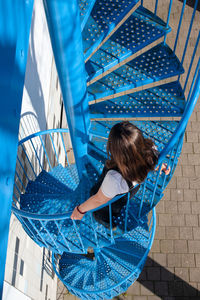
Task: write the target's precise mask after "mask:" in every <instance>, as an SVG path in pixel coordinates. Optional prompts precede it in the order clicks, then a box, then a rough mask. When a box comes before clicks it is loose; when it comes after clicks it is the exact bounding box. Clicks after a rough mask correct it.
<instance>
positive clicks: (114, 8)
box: [82, 0, 139, 60]
mask: <svg viewBox="0 0 200 300" xmlns="http://www.w3.org/2000/svg"><path fill="white" fill-rule="evenodd" d="M138 4H139V1H138V0H124V1H123V2H120V1H117V0H109V1H108V0H96V2H95V5H94V7H93V9H92V12H91V15H90V17H89V19H88V22H87V24H86V26H85V28H84V30H83V32H82V37H83V48H84V53H85V59H86V60H87V59H88V58H89V57H90V56H91V54H92V53H93V52H94V51H96V50H97V48H98V47H99V45H100V44H101V43H102V42H103V41H105V39H106V37H108V35H110V34H112V32H114V30H115V27H116V26H117V25H118V24H119V23H120V22H123V21H125V19H126V16H127V15H128V14H129V13H130V11H133V10H134V9H136V8H137V6H138ZM102 7H103V9H102Z"/></svg>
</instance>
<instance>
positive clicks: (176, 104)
mask: <svg viewBox="0 0 200 300" xmlns="http://www.w3.org/2000/svg"><path fill="white" fill-rule="evenodd" d="M184 107H185V97H184V93H183V90H182V88H181V85H180V83H179V82H178V81H175V82H171V83H168V84H164V85H160V86H157V87H154V88H151V89H146V90H144V91H139V92H136V93H133V94H130V95H125V96H121V97H118V98H115V99H113V100H107V101H102V102H99V103H96V104H92V105H90V114H91V118H94V119H98V118H132V117H180V116H182V114H183V111H184Z"/></svg>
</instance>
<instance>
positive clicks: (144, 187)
mask: <svg viewBox="0 0 200 300" xmlns="http://www.w3.org/2000/svg"><path fill="white" fill-rule="evenodd" d="M145 189H146V181H145V182H144V184H143V191H142V199H141V202H140V208H139V212H138V218H140V215H141V211H142V206H143V202H144V194H145Z"/></svg>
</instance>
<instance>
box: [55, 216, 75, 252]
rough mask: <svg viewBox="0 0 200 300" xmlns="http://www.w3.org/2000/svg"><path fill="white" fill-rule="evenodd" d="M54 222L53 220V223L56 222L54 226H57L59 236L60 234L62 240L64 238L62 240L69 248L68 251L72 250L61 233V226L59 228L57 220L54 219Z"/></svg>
mask: <svg viewBox="0 0 200 300" xmlns="http://www.w3.org/2000/svg"><path fill="white" fill-rule="evenodd" d="M54 222H55V224H56V226H57V228H58V230H59V233H60V234H61V236H62V238H63V240H64V242H65V245H66V246H67V248H68V250H69V251H70V252H72V249H71V248H70V246H69V243H68V242H67V240H66V238H65V236H64V234H63V233H62V230H61V228H60V226H59V224H58V222H57V221H56V220H55V221H54Z"/></svg>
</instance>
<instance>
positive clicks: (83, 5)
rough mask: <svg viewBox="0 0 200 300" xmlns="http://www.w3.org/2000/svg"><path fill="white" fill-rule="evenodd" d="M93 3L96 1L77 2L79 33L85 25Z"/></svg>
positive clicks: (80, 0) (83, 0)
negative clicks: (79, 23) (79, 22)
mask: <svg viewBox="0 0 200 300" xmlns="http://www.w3.org/2000/svg"><path fill="white" fill-rule="evenodd" d="M95 1H96V0H79V9H80V18H81V31H82V30H83V29H84V27H85V24H86V23H87V20H88V18H89V16H90V13H91V11H92V8H93V6H94V3H95Z"/></svg>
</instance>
